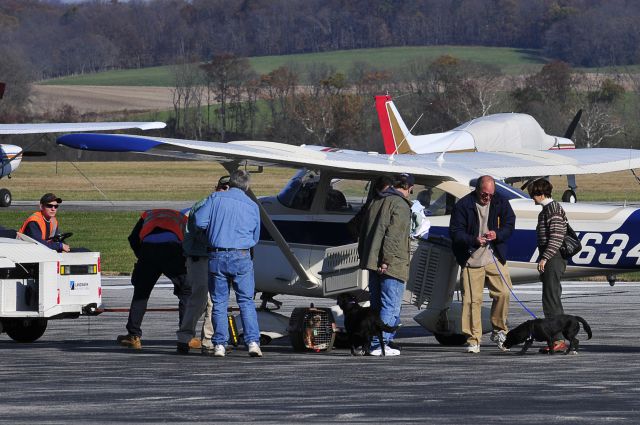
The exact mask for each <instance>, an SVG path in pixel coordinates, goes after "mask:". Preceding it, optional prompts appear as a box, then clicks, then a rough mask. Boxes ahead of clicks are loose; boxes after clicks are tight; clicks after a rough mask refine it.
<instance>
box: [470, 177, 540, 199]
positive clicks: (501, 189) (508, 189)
mask: <svg viewBox="0 0 640 425" xmlns="http://www.w3.org/2000/svg"><path fill="white" fill-rule="evenodd" d="M475 185H476V179H473V180H471V181H470V182H469V186H471V187H475ZM496 192H497V193H498V195H500V197H501V198H503V199H529V195H528V194H526V193H524V192H523V191H521V190H520V189H518V188H516V187H513V186H511V185H509V184H507V183H505V182H503V181H500V180H496Z"/></svg>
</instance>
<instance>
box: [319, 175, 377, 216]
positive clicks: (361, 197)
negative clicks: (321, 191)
mask: <svg viewBox="0 0 640 425" xmlns="http://www.w3.org/2000/svg"><path fill="white" fill-rule="evenodd" d="M368 185H369V181H368V180H351V179H333V180H331V187H330V188H329V190H328V191H327V200H326V202H325V205H324V209H325V210H326V211H331V212H353V211H357V210H359V209H360V207H362V205H363V204H364V202H365V201H366V200H367V193H368V190H369V186H368Z"/></svg>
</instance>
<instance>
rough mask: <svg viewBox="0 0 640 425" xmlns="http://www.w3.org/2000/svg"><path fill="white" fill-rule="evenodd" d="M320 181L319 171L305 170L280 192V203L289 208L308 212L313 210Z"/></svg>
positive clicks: (297, 174)
mask: <svg viewBox="0 0 640 425" xmlns="http://www.w3.org/2000/svg"><path fill="white" fill-rule="evenodd" d="M319 181H320V174H319V173H318V172H317V171H314V170H307V169H306V168H303V169H301V170H299V171H298V172H297V173H296V174H295V175H294V176H293V177H292V178H291V180H289V182H288V183H287V185H286V186H285V187H284V188H283V189H282V190H281V191H280V193H279V194H278V196H277V198H278V201H279V202H280V203H281V204H282V205H284V206H285V207H287V208H293V209H296V210H308V209H310V208H311V203H312V202H313V196H314V195H315V193H316V189H317V188H318V183H319Z"/></svg>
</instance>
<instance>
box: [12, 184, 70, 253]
mask: <svg viewBox="0 0 640 425" xmlns="http://www.w3.org/2000/svg"><path fill="white" fill-rule="evenodd" d="M60 204H62V199H60V198H58V197H57V196H56V195H54V194H53V193H45V194H44V195H42V198H40V211H36V212H34V213H33V214H31V215H30V216H29V217H28V218H27V219H26V220H25V221H24V223H22V227H21V228H20V230H19V232H20V233H22V234H25V235H27V236H29V237H30V238H32V239H35V240H37V241H38V242H40V243H42V244H44V245H46V246H47V247H49V248H51V249H55V250H56V251H58V252H69V250H70V248H69V245H67V244H66V243H63V242H55V241H53V240H52V238H53V237H54V236H57V235H60V233H61V232H60V228H59V227H58V219H57V218H56V214H57V212H58V208H59V207H60Z"/></svg>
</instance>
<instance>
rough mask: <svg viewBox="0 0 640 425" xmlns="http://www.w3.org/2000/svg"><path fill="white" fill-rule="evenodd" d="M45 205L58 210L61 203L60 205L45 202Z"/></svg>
mask: <svg viewBox="0 0 640 425" xmlns="http://www.w3.org/2000/svg"><path fill="white" fill-rule="evenodd" d="M44 206H45V207H47V208H53V209H54V210H57V209H58V207H59V206H60V205H58V204H45V205H44Z"/></svg>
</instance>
